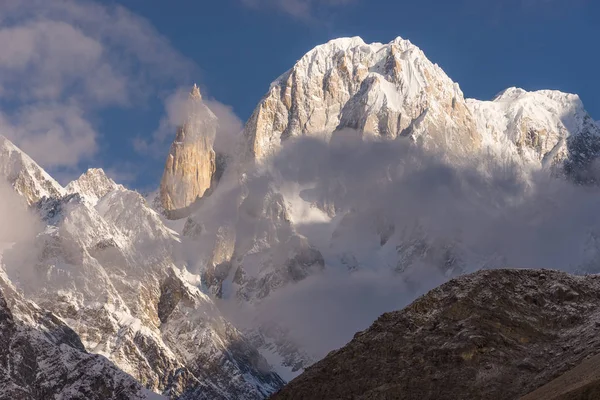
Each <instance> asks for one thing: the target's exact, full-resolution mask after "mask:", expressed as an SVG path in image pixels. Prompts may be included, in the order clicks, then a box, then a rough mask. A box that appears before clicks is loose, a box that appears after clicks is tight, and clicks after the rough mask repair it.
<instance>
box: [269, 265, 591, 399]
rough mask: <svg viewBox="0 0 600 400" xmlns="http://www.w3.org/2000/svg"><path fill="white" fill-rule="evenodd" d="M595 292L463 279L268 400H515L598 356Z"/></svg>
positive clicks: (522, 276)
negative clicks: (391, 399) (349, 399)
mask: <svg viewBox="0 0 600 400" xmlns="http://www.w3.org/2000/svg"><path fill="white" fill-rule="evenodd" d="M599 289H600V277H599V276H596V275H591V276H572V275H569V274H566V273H563V272H558V271H550V270H493V271H481V272H477V273H475V274H472V275H467V276H463V277H461V278H457V279H454V280H452V281H450V282H448V283H446V284H444V285H442V286H440V287H439V288H437V289H434V290H432V291H431V292H429V293H427V294H426V295H424V296H422V297H420V298H419V299H418V300H416V301H415V302H414V303H412V304H411V305H410V306H408V307H406V308H405V309H404V310H402V311H397V312H392V313H387V314H384V315H382V316H381V317H380V318H379V319H378V320H377V321H376V322H375V323H374V324H373V325H372V326H371V327H370V328H369V329H367V330H365V331H363V332H359V333H357V334H356V335H355V336H354V339H353V340H352V341H351V342H350V343H349V344H348V345H346V346H344V347H343V348H341V349H339V350H337V351H334V352H332V353H330V354H329V355H328V356H327V357H325V358H324V359H323V360H322V361H320V362H318V363H317V364H315V365H313V366H312V367H310V368H308V369H307V370H306V371H305V372H304V373H303V374H302V375H300V376H299V377H298V378H296V379H294V380H293V381H292V382H290V383H289V384H288V385H287V386H286V387H285V388H284V389H283V390H281V391H280V392H279V393H277V394H276V395H274V396H273V397H272V398H273V399H277V400H280V399H325V398H326V399H348V398H353V399H390V398H403V399H436V400H437V399H442V400H443V399H499V400H500V399H503V400H504V399H518V398H519V397H521V396H523V395H525V394H527V393H529V392H532V391H533V390H535V389H536V388H538V387H540V386H542V385H544V384H546V383H548V382H550V381H551V380H552V379H554V378H556V377H557V376H560V375H562V374H563V373H565V372H566V371H568V370H570V369H571V368H573V367H574V366H576V365H577V364H579V363H581V362H582V361H583V360H585V359H586V358H587V357H591V356H594V355H597V354H599V353H600V339H598V337H597V336H598V335H597V331H598V325H599V324H600V312H599V311H598V310H599V305H600V295H599V293H600V292H599ZM533 398H535V397H533ZM565 398H567V397H565ZM568 398H571V397H568ZM574 398H579V397H574ZM581 398H584V397H581Z"/></svg>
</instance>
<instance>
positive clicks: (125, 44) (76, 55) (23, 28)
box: [0, 0, 196, 170]
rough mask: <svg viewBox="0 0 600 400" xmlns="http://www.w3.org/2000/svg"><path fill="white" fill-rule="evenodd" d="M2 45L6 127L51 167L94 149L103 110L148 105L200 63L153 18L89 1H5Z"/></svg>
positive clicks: (70, 163)
mask: <svg viewBox="0 0 600 400" xmlns="http://www.w3.org/2000/svg"><path fill="white" fill-rule="evenodd" d="M0 47H1V48H2V49H3V51H2V54H0V105H1V106H2V108H1V109H2V114H0V129H1V133H2V134H4V135H5V136H7V137H8V138H9V139H10V140H11V141H13V142H14V143H15V144H16V145H18V146H19V147H21V148H22V149H23V150H24V151H25V152H27V153H28V154H29V155H31V156H32V157H33V158H34V159H35V160H36V161H37V162H39V163H40V164H41V165H42V166H43V167H45V168H49V169H50V170H52V169H53V168H63V169H64V168H66V169H67V170H69V169H71V170H73V169H76V167H77V166H78V165H79V164H80V163H81V162H82V161H84V160H88V159H89V158H90V157H92V156H93V155H94V154H96V152H97V151H98V149H99V146H100V144H99V143H100V141H101V134H100V133H99V132H98V127H97V124H96V121H97V117H98V114H99V112H101V111H103V110H109V109H111V108H123V107H130V106H134V105H135V106H138V105H140V104H143V103H144V102H145V101H147V99H149V98H150V96H156V95H157V94H158V93H160V92H161V91H163V90H164V88H169V87H171V88H172V87H175V86H177V85H179V84H181V83H183V82H188V81H190V80H191V79H190V77H191V75H192V74H193V73H194V71H195V69H196V67H195V66H194V65H193V63H192V62H190V61H189V60H188V59H186V58H185V57H184V56H182V55H181V54H179V53H178V52H177V51H176V50H174V49H173V48H172V46H171V45H170V43H169V41H168V40H167V39H166V38H165V37H163V36H162V35H161V34H159V33H158V32H157V31H156V30H155V29H154V28H153V27H152V26H151V25H150V23H148V21H146V20H144V19H143V18H141V17H139V16H137V15H135V14H133V13H131V12H130V11H128V10H127V9H125V8H123V7H121V6H118V5H104V4H102V3H97V2H93V1H88V0H56V1H44V0H31V1H27V2H24V1H20V0H6V1H3V2H2V3H0ZM50 149H51V150H52V151H49V150H50Z"/></svg>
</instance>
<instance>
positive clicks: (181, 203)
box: [160, 84, 218, 216]
mask: <svg viewBox="0 0 600 400" xmlns="http://www.w3.org/2000/svg"><path fill="white" fill-rule="evenodd" d="M185 107H186V108H187V110H186V114H187V116H186V119H185V121H184V123H183V125H182V126H180V127H179V128H178V129H177V134H176V136H175V141H174V142H173V144H172V145H171V150H170V151H169V155H168V157H167V161H166V164H165V171H164V174H163V177H162V181H161V184H160V203H161V206H162V207H163V209H164V210H165V214H166V215H167V216H170V215H171V216H172V215H174V214H177V213H176V211H178V210H185V209H186V208H187V207H189V206H190V205H191V204H193V203H194V202H195V201H196V200H197V199H198V198H200V197H202V196H203V195H204V193H205V192H206V190H207V189H209V188H210V186H211V182H212V177H213V174H214V172H215V169H216V162H215V152H214V150H213V142H214V137H215V134H216V130H217V126H218V125H217V118H216V117H215V115H214V114H213V113H212V112H211V111H210V109H209V108H208V107H207V106H206V105H205V104H204V102H203V101H202V95H201V94H200V89H199V88H198V86H197V85H196V84H194V86H193V87H192V90H191V91H190V94H189V97H188V101H187V104H186V105H185Z"/></svg>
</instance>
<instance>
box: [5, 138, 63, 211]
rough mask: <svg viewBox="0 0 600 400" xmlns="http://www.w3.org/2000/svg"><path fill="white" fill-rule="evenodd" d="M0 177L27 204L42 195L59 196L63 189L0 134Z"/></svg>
mask: <svg viewBox="0 0 600 400" xmlns="http://www.w3.org/2000/svg"><path fill="white" fill-rule="evenodd" d="M0 177H2V178H4V179H5V180H6V181H8V183H9V184H11V185H12V186H13V187H14V189H15V191H16V192H17V193H19V194H20V195H22V196H23V197H24V198H25V200H26V201H27V203H28V204H33V203H35V202H36V201H38V200H40V199H41V198H42V197H52V196H61V195H63V194H65V190H64V189H63V187H62V186H60V185H59V184H58V182H56V181H55V180H54V179H53V178H52V177H51V176H50V175H48V173H46V171H44V170H43V169H42V168H40V166H39V165H37V164H36V163H35V162H34V161H33V160H32V159H31V158H30V157H29V156H28V155H27V154H25V153H24V152H22V151H21V150H20V149H19V148H17V146H15V145H14V144H13V143H12V142H11V141H9V140H8V139H7V138H5V137H4V136H2V135H0Z"/></svg>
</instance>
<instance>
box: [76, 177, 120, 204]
mask: <svg viewBox="0 0 600 400" xmlns="http://www.w3.org/2000/svg"><path fill="white" fill-rule="evenodd" d="M65 189H66V191H67V193H69V194H72V193H79V194H80V195H81V196H83V197H84V198H85V199H86V200H87V201H89V202H90V204H91V205H92V206H95V205H96V204H98V201H99V200H100V199H101V198H102V197H104V196H105V195H106V194H108V193H109V192H112V191H113V190H116V189H125V188H124V187H123V186H122V185H118V184H116V183H115V182H114V181H113V180H112V179H110V178H109V177H108V176H106V173H105V172H104V170H103V169H102V168H90V169H88V170H87V171H86V172H85V173H84V174H82V175H81V176H80V177H79V178H78V179H76V180H74V181H72V182H70V183H69V184H68V185H67V186H66V188H65Z"/></svg>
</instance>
